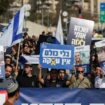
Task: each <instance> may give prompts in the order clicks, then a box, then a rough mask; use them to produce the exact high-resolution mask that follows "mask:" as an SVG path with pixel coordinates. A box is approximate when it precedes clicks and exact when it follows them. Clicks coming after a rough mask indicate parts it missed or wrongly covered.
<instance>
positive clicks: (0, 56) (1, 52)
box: [0, 46, 5, 79]
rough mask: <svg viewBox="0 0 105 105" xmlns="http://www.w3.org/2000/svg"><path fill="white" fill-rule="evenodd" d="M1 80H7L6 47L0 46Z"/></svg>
mask: <svg viewBox="0 0 105 105" xmlns="http://www.w3.org/2000/svg"><path fill="white" fill-rule="evenodd" d="M0 79H5V66H4V47H3V46H0Z"/></svg>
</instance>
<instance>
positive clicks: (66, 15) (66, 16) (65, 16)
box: [62, 11, 68, 33]
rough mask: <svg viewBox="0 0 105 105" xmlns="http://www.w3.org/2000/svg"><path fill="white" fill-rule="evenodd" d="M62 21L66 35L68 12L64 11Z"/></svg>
mask: <svg viewBox="0 0 105 105" xmlns="http://www.w3.org/2000/svg"><path fill="white" fill-rule="evenodd" d="M62 15H63V17H64V19H63V22H64V23H65V30H66V33H68V29H67V24H68V12H67V11H64V12H63V13H62Z"/></svg>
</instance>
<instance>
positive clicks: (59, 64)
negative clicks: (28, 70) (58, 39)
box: [40, 44, 74, 69]
mask: <svg viewBox="0 0 105 105" xmlns="http://www.w3.org/2000/svg"><path fill="white" fill-rule="evenodd" d="M40 64H41V65H42V67H43V68H55V69H72V67H73V64H74V46H72V45H57V44H42V45H41V50H40Z"/></svg>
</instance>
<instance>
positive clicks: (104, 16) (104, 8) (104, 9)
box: [100, 2, 105, 22]
mask: <svg viewBox="0 0 105 105" xmlns="http://www.w3.org/2000/svg"><path fill="white" fill-rule="evenodd" d="M100 22H105V2H100Z"/></svg>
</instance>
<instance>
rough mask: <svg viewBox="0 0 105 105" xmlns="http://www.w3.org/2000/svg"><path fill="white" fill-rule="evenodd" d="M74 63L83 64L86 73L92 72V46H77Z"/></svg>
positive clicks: (76, 64)
mask: <svg viewBox="0 0 105 105" xmlns="http://www.w3.org/2000/svg"><path fill="white" fill-rule="evenodd" d="M74 52H75V53H74V56H75V58H74V59H75V60H74V65H75V66H83V67H84V69H85V73H88V72H90V68H89V63H90V46H89V45H87V46H77V47H75V50H74Z"/></svg>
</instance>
